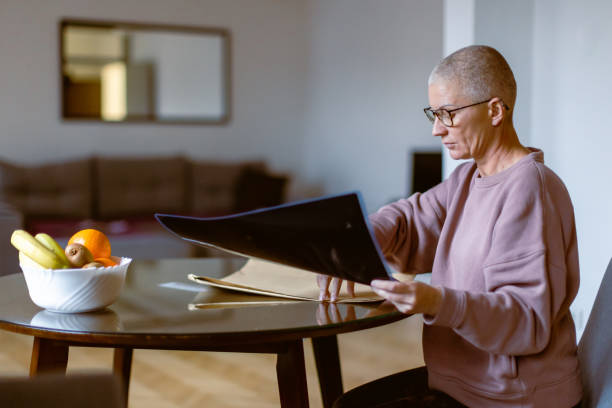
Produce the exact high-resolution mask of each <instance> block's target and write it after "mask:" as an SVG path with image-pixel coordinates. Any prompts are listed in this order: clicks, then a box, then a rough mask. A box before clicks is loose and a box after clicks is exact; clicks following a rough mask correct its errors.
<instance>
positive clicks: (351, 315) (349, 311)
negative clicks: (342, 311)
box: [343, 305, 357, 322]
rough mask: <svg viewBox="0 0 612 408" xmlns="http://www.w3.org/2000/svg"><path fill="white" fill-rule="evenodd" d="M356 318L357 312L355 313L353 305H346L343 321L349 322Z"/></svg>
mask: <svg viewBox="0 0 612 408" xmlns="http://www.w3.org/2000/svg"><path fill="white" fill-rule="evenodd" d="M356 318H357V314H356V313H355V306H353V305H346V317H345V318H344V319H343V321H345V322H350V321H351V320H355V319H356Z"/></svg>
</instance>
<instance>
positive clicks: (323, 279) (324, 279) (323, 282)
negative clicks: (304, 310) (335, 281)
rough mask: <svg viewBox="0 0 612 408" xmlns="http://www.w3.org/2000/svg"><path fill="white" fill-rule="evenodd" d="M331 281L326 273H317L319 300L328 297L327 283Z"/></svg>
mask: <svg viewBox="0 0 612 408" xmlns="http://www.w3.org/2000/svg"><path fill="white" fill-rule="evenodd" d="M330 282H331V277H330V276H327V275H321V274H318V275H317V284H318V285H319V300H328V299H329V290H328V288H329V283H330Z"/></svg>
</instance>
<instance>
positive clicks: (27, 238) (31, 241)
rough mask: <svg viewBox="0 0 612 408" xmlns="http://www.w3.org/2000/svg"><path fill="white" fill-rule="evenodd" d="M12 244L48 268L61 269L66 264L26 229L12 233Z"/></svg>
mask: <svg viewBox="0 0 612 408" xmlns="http://www.w3.org/2000/svg"><path fill="white" fill-rule="evenodd" d="M11 244H13V246H14V247H15V248H17V249H18V250H19V251H21V252H23V253H24V254H25V255H27V256H28V257H29V258H30V259H32V260H33V261H34V262H36V263H37V264H39V265H40V266H42V267H43V268H46V269H61V268H65V267H66V265H65V264H64V263H63V262H62V260H61V259H60V258H59V257H58V256H57V255H55V253H54V252H53V251H51V250H49V249H47V247H46V246H44V245H43V244H41V243H40V242H39V241H37V240H36V238H34V237H33V236H32V235H30V234H29V233H28V232H27V231H24V230H15V231H13V235H11Z"/></svg>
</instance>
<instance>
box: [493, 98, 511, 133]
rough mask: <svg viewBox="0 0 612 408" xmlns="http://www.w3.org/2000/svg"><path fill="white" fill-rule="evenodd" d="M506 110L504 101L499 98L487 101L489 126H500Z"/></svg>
mask: <svg viewBox="0 0 612 408" xmlns="http://www.w3.org/2000/svg"><path fill="white" fill-rule="evenodd" d="M506 113H507V111H506V108H505V105H504V101H502V100H501V99H500V98H498V97H495V98H493V99H491V100H490V101H489V117H490V118H491V125H493V126H494V127H497V126H499V125H501V124H502V122H503V121H504V118H505V117H506Z"/></svg>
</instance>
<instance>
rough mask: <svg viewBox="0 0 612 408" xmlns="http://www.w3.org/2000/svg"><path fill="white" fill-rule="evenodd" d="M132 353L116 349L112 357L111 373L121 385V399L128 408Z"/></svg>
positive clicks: (124, 349) (123, 349) (126, 349)
mask: <svg viewBox="0 0 612 408" xmlns="http://www.w3.org/2000/svg"><path fill="white" fill-rule="evenodd" d="M133 353H134V350H133V349H131V348H116V349H115V353H114V355H113V372H114V373H115V374H116V375H117V376H118V377H119V378H120V380H121V384H122V385H123V399H124V401H125V406H126V407H127V406H128V395H129V389H130V375H131V373H132V355H133Z"/></svg>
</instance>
